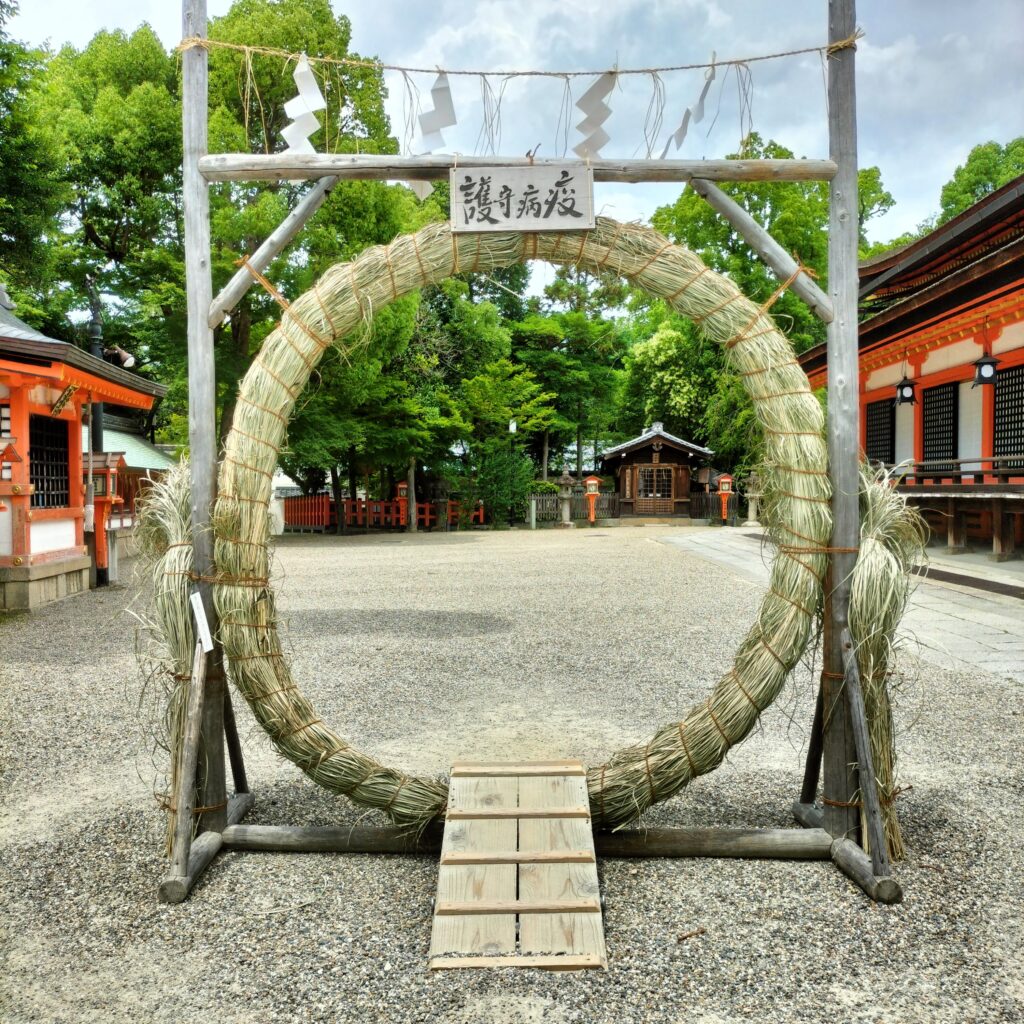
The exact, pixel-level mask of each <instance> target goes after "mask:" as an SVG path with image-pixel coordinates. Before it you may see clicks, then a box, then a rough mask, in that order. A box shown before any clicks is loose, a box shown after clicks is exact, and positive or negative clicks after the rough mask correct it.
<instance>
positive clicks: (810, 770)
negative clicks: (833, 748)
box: [800, 679, 825, 804]
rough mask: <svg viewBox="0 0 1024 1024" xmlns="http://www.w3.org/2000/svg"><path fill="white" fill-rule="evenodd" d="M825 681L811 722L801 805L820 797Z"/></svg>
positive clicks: (822, 683) (819, 687) (801, 790)
mask: <svg viewBox="0 0 1024 1024" xmlns="http://www.w3.org/2000/svg"><path fill="white" fill-rule="evenodd" d="M824 685H825V681H824V679H823V680H822V681H821V683H820V684H819V685H818V699H817V700H816V701H815V702H814V718H813V719H812V720H811V736H810V739H809V740H808V741H807V763H806V764H805V765H804V782H803V785H802V786H801V787H800V803H802V804H813V803H814V801H815V800H816V799H817V796H818V782H819V781H820V780H821V741H822V731H823V721H824V710H823V709H824V703H825V698H824V691H823V689H822V688H823V687H824Z"/></svg>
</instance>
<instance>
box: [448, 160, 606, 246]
mask: <svg viewBox="0 0 1024 1024" xmlns="http://www.w3.org/2000/svg"><path fill="white" fill-rule="evenodd" d="M448 180H449V182H450V184H451V197H452V198H451V204H452V218H451V223H452V231H474V232H478V231H531V232H532V231H579V230H585V229H587V228H592V227H593V226H594V172H593V170H592V169H591V168H589V167H586V166H585V165H583V164H564V165H558V164H537V165H536V166H531V167H466V168H461V167H453V168H452V170H451V171H450V172H449V179H448Z"/></svg>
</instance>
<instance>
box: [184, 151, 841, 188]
mask: <svg viewBox="0 0 1024 1024" xmlns="http://www.w3.org/2000/svg"><path fill="white" fill-rule="evenodd" d="M570 162H571V161H566V160H529V159H527V158H526V157H518V158H508V157H504V158H502V157H482V156H458V157H456V156H447V155H443V154H439V155H426V156H414V157H402V156H377V155H367V154H363V153H272V154H270V155H265V154H251V153H217V154H212V155H210V156H204V157H201V158H200V160H199V171H200V173H201V174H202V175H203V177H205V178H206V180H207V181H276V180H281V179H293V180H304V179H307V178H325V177H328V176H332V177H337V178H342V179H346V180H349V179H367V180H375V181H439V180H444V179H447V178H448V172H449V171H450V170H451V169H452V168H455V167H458V168H464V169H466V170H469V171H472V170H473V168H475V167H530V166H535V167H537V168H539V169H541V170H543V169H544V168H545V167H547V166H550V167H558V168H561V167H564V166H566V164H567V163H570ZM586 166H588V165H587V164H585V163H583V162H580V167H586ZM589 166H590V168H591V169H592V170H593V172H594V180H595V181H619V182H640V181H680V182H681V181H691V180H692V179H694V178H704V179H707V180H709V181H711V180H713V181H828V180H829V179H831V178H832V177H833V176H834V175H835V173H836V165H835V164H834V163H833V162H832V161H831V160H591V161H589Z"/></svg>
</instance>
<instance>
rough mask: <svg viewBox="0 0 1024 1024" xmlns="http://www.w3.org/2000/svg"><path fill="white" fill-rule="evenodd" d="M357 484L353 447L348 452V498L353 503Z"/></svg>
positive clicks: (357, 489)
mask: <svg viewBox="0 0 1024 1024" xmlns="http://www.w3.org/2000/svg"><path fill="white" fill-rule="evenodd" d="M357 483H358V481H357V479H356V450H355V447H354V446H353V447H351V448H349V450H348V496H349V497H350V498H351V499H352V500H353V501H355V500H356V495H357V493H358V491H359V488H358V487H357V486H356V484H357Z"/></svg>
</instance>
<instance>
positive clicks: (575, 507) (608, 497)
mask: <svg viewBox="0 0 1024 1024" xmlns="http://www.w3.org/2000/svg"><path fill="white" fill-rule="evenodd" d="M530 500H531V501H536V502H537V522H538V523H543V522H557V521H558V520H559V519H561V518H562V513H561V506H560V504H559V501H560V499H559V497H558V495H557V494H531V495H530ZM571 501H572V504H571V506H570V508H571V515H572V518H573V519H587V518H589V516H590V509H589V507H588V505H587V496H586V494H583V493H579V494H577V493H573V496H572V499H571ZM594 517H595V518H596V519H618V518H619V496H618V495H617V494H616V493H615V492H614V491H601V492H600V493H599V494H598V496H597V507H596V508H595V509H594Z"/></svg>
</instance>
